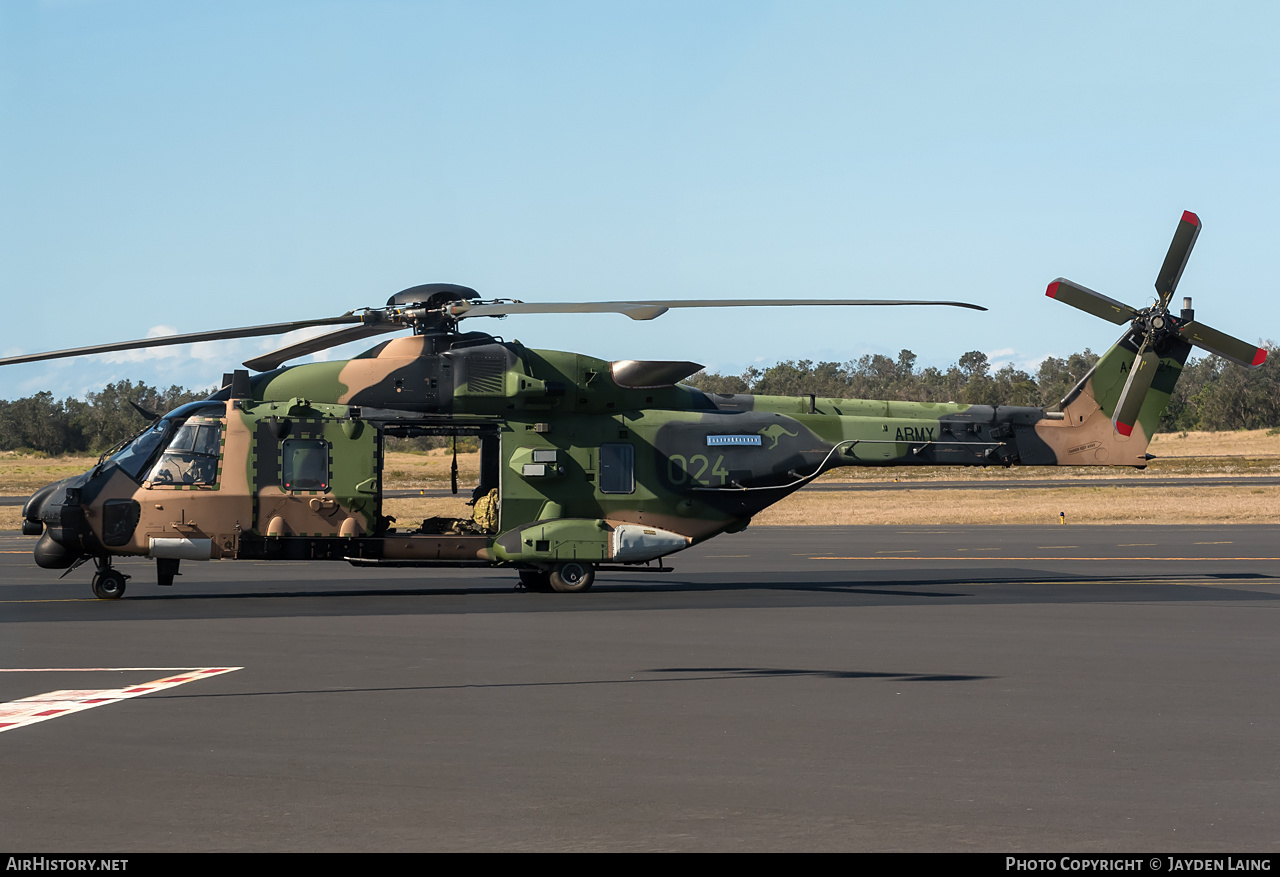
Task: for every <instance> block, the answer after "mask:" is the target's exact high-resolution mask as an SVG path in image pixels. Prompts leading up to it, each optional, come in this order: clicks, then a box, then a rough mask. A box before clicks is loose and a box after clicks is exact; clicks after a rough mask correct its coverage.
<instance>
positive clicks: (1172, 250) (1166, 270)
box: [1156, 210, 1200, 307]
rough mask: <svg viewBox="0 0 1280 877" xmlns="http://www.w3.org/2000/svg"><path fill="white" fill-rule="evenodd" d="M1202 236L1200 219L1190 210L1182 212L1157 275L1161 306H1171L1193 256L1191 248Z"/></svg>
mask: <svg viewBox="0 0 1280 877" xmlns="http://www.w3.org/2000/svg"><path fill="white" fill-rule="evenodd" d="M1199 235H1200V217H1198V216H1196V215H1195V214H1194V213H1192V212H1191V211H1190V210H1184V211H1183V212H1182V219H1181V221H1179V222H1178V229H1177V231H1175V232H1174V233H1173V241H1172V243H1170V244H1169V252H1168V253H1166V254H1165V257H1164V264H1163V265H1161V266H1160V273H1159V274H1158V275H1156V293H1157V294H1158V295H1159V296H1160V304H1162V305H1164V306H1165V307H1168V306H1169V300H1170V299H1171V298H1173V291H1174V290H1175V289H1177V288H1178V281H1179V280H1180V279H1181V278H1182V269H1183V268H1186V267H1187V259H1188V258H1189V257H1190V256H1191V248H1192V247H1194V246H1195V245H1196V238H1197V237H1198V236H1199Z"/></svg>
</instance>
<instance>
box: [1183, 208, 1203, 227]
mask: <svg viewBox="0 0 1280 877" xmlns="http://www.w3.org/2000/svg"><path fill="white" fill-rule="evenodd" d="M1182 221H1183V222H1189V223H1191V224H1192V225H1194V226H1196V227H1197V228H1199V226H1200V217H1198V216H1196V215H1195V214H1194V213H1192V212H1191V211H1190V210H1184V211H1182Z"/></svg>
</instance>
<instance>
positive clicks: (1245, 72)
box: [0, 0, 1280, 398]
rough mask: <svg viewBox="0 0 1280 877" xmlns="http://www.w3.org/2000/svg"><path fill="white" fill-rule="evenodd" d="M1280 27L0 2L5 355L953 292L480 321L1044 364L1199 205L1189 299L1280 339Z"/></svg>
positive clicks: (794, 11) (132, 366) (167, 357)
mask: <svg viewBox="0 0 1280 877" xmlns="http://www.w3.org/2000/svg"><path fill="white" fill-rule="evenodd" d="M1278 25H1280V6H1278V5H1276V4H1270V3H1219V4H1213V5H1212V6H1211V5H1209V4H1203V3H1195V4H1193V3H1178V2H1160V3H1073V4H1055V5H1052V6H1050V5H1049V4H1027V3H974V4H954V3H926V2H917V3H902V4H886V3H855V2H843V3H820V2H797V0H792V2H777V3H775V2H742V0H738V2H723V3H719V2H701V3H699V2H679V3H664V2H657V0H645V2H635V3H626V2H594V3H587V2H582V3H578V2H543V3H534V2H521V3H515V2H513V3H501V2H456V3H431V2H339V0H330V2H322V0H314V2H271V0H263V2H236V0H221V2H205V3H202V2H183V3H172V2H161V0H46V2H24V0H10V2H6V3H4V4H0V113H2V118H3V125H0V156H2V158H0V272H2V273H0V282H2V284H3V285H2V286H0V296H2V297H3V303H4V306H5V316H6V319H4V320H3V321H0V351H3V353H4V354H7V355H12V354H16V353H20V352H33V351H38V350H47V349H58V348H64V347H72V346H80V345H85V344H92V343H99V342H106V341H117V340H124V339H128V338H135V337H143V336H146V335H148V334H154V333H165V332H192V331H198V330H201V329H212V328H222V327H228V326H238V325H252V324H257V323H270V322H279V321H284V320H290V319H300V318H304V317H312V316H327V315H333V314H338V313H342V312H344V311H347V310H349V309H351V308H356V307H362V306H373V305H380V304H382V303H383V302H384V301H385V300H386V299H387V297H388V296H389V295H391V294H392V293H394V292H396V291H398V290H400V289H403V288H405V287H409V286H414V285H417V284H420V283H426V282H433V281H446V282H453V283H462V284H466V285H469V286H473V287H475V288H476V289H478V290H480V291H481V293H483V294H484V295H485V296H487V297H499V296H501V297H514V298H519V299H523V300H526V301H547V300H590V299H606V300H608V299H635V298H712V297H747V298H769V297H782V298H786V297H796V298H799V297H805V298H808V297H836V298H843V297H855V298H949V299H962V300H968V301H973V302H977V303H979V304H983V305H985V306H987V307H989V308H990V309H991V311H990V312H989V313H986V314H980V313H976V312H970V311H960V310H953V309H936V310H929V311H922V310H918V309H900V310H897V311H889V310H883V309H863V310H856V311H855V310H848V311H840V312H832V311H828V310H820V311H800V310H798V309H797V310H795V311H790V312H779V311H770V310H767V309H760V310H757V309H751V310H743V311H739V312H733V313H726V312H721V311H716V312H703V313H698V312H672V313H669V314H667V315H666V316H664V317H662V318H660V319H659V320H656V321H653V322H649V323H633V322H631V321H629V320H627V319H626V318H624V317H620V316H597V317H573V318H569V317H547V316H529V317H511V318H508V319H506V320H504V321H490V320H476V321H473V322H472V323H470V324H468V327H469V328H483V329H486V330H487V331H491V332H493V333H495V334H499V335H501V336H503V337H506V338H518V339H520V340H521V341H523V342H524V343H526V344H529V345H530V346H534V347H543V348H552V349H567V350H576V351H579V352H583V353H588V354H592V355H595V356H600V357H602V358H606V359H641V358H652V359H694V360H697V361H700V362H703V363H706V364H707V365H708V366H709V367H711V368H712V369H714V370H718V371H722V372H726V373H737V372H740V371H742V370H743V369H744V368H745V367H747V366H748V365H752V364H768V363H772V362H774V361H777V360H781V359H796V358H810V359H815V360H821V359H832V360H839V361H843V360H847V359H852V358H856V357H858V356H861V355H863V354H866V353H875V352H879V353H886V354H888V355H891V356H896V354H897V352H898V351H899V350H900V349H902V348H909V349H911V350H913V351H914V352H915V353H916V354H917V355H918V356H919V357H920V360H919V362H920V364H921V365H938V366H946V365H949V364H950V363H952V362H954V361H956V360H957V359H958V358H959V356H960V355H961V354H963V353H964V352H966V351H969V350H982V351H984V352H987V353H988V354H989V355H991V357H992V359H993V361H995V362H997V363H999V362H1008V361H1013V362H1015V363H1017V364H1019V365H1020V366H1022V367H1027V368H1030V367H1031V366H1033V365H1034V363H1036V362H1038V361H1039V360H1040V359H1042V358H1043V357H1044V356H1046V355H1055V356H1063V355H1066V354H1068V353H1070V352H1073V351H1076V350H1080V349H1082V348H1084V347H1085V346H1091V347H1093V348H1094V349H1098V348H1101V347H1105V346H1106V345H1108V344H1109V343H1111V342H1112V341H1114V340H1115V337H1116V336H1117V335H1118V332H1117V331H1116V329H1115V327H1112V326H1110V325H1109V324H1106V323H1103V322H1102V321H1099V320H1097V319H1095V318H1092V317H1089V316H1087V315H1085V314H1083V313H1080V312H1077V311H1074V310H1072V309H1070V308H1067V307H1065V306H1063V305H1061V304H1058V303H1055V302H1053V301H1051V300H1049V299H1047V298H1045V297H1044V288H1045V286H1046V284H1047V283H1048V282H1049V281H1050V280H1052V279H1053V278H1055V277H1057V276H1059V275H1063V276H1066V277H1069V278H1071V279H1072V280H1075V281H1076V282H1078V283H1082V284H1084V285H1086V286H1090V287H1092V288H1094V289H1097V290H1099V291H1101V292H1104V293H1106V294H1108V295H1111V296H1112V297H1114V298H1118V299H1121V300H1122V301H1126V302H1128V303H1130V304H1132V305H1135V306H1141V305H1143V304H1145V303H1147V302H1148V301H1149V300H1150V299H1151V297H1152V295H1153V288H1152V282H1153V281H1154V279H1155V275H1156V272H1157V270H1158V269H1159V267H1160V263H1161V261H1162V259H1163V257H1164V253H1165V250H1166V249H1167V247H1168V244H1169V239H1170V237H1171V236H1172V234H1173V230H1174V227H1175V225H1176V223H1177V220H1178V217H1179V216H1180V215H1181V212H1182V211H1183V210H1184V209H1189V210H1193V211H1195V212H1196V213H1198V214H1199V215H1200V217H1201V219H1202V221H1203V223H1204V230H1203V233H1202V234H1201V236H1200V239H1199V241H1198V243H1197V245H1196V251H1195V253H1194V254H1193V255H1192V257H1191V260H1190V263H1189V265H1188V267H1187V270H1186V273H1185V274H1184V276H1183V279H1182V285H1181V286H1180V288H1179V295H1180V296H1181V295H1183V294H1187V295H1192V296H1194V297H1195V306H1196V309H1197V314H1198V316H1199V318H1200V319H1202V320H1204V321H1206V322H1208V323H1210V324H1211V325H1213V326H1215V327H1217V328H1219V329H1222V330H1223V331H1227V332H1230V333H1232V334H1236V335H1239V336H1240V337H1243V338H1245V339H1247V340H1250V341H1253V342H1255V343H1256V342H1259V341H1261V340H1264V339H1280V295H1277V293H1276V292H1275V291H1274V290H1273V289H1272V274H1273V270H1272V265H1273V254H1274V251H1275V242H1276V241H1277V239H1280V220H1278V219H1277V210H1276V204H1277V200H1278V198H1277V195H1278V194H1280V193H1278V192H1277V188H1278V185H1277V183H1278V174H1277V168H1278V162H1277V149H1276V143H1277V140H1278V139H1280V138H1278V137H1277V133H1278V132H1277V127H1278V124H1280V122H1278V120H1280V112H1277V110H1280V107H1278V106H1277V95H1280V53H1277V52H1276V51H1275V46H1274V43H1275V35H1276V34H1277V33H1278V32H1280V27H1278ZM477 324H478V325H477ZM276 344H277V341H275V340H272V339H266V340H262V341H239V342H218V343H210V344H202V345H196V346H194V347H191V348H184V349H178V348H164V349H161V350H160V351H153V352H151V353H147V354H134V355H131V356H125V355H119V354H117V355H114V356H110V357H93V358H81V359H74V360H64V361H61V362H57V363H50V364H32V365H25V366H9V367H4V368H3V369H0V398H17V397H19V396H25V395H29V394H30V393H33V392H37V391H40V390H46V389H47V390H51V391H53V392H54V393H55V395H57V396H60V397H61V396H67V395H80V394H82V393H84V392H86V391H88V390H92V389H95V388H97V387H100V386H102V385H103V384H105V383H106V382H108V381H112V380H117V379H121V378H132V379H135V380H139V379H140V380H145V381H147V382H148V383H152V384H162V385H168V384H170V383H178V384H182V385H186V386H193V387H195V386H207V385H211V384H213V383H215V382H216V381H217V379H218V378H219V377H220V375H221V374H222V373H223V372H224V371H229V370H230V369H231V368H233V367H235V366H236V364H238V363H239V362H240V361H241V360H242V359H245V358H248V357H249V356H252V355H253V354H255V353H257V352H258V351H260V350H263V349H269V348H271V347H273V346H276ZM360 346H367V345H357V348H356V349H359V347H360ZM353 352H355V351H354V350H351V349H349V348H344V349H340V350H338V351H335V352H334V353H332V354H331V356H332V357H334V358H338V357H341V356H343V355H344V353H345V354H346V355H350V354H351V353H353Z"/></svg>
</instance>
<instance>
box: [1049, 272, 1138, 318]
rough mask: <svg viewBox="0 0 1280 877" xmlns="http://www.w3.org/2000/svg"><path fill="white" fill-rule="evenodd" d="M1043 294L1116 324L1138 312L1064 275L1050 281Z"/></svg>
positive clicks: (1135, 315) (1133, 316)
mask: <svg viewBox="0 0 1280 877" xmlns="http://www.w3.org/2000/svg"><path fill="white" fill-rule="evenodd" d="M1044 294H1045V295H1047V296H1049V298H1052V299H1055V300H1056V301H1060V302H1062V303H1063V304H1069V305H1071V306H1072V307H1073V308H1079V309H1080V310H1082V311H1084V312H1085V313H1086V314H1093V315H1094V316H1095V317H1102V319H1104V320H1107V321H1108V322H1112V323H1115V324H1116V325H1117V326H1122V325H1124V324H1125V323H1130V322H1133V320H1134V319H1135V318H1137V316H1138V312H1137V311H1136V310H1134V309H1133V308H1131V307H1129V306H1128V305H1127V304H1125V303H1124V302H1120V301H1116V300H1115V299H1114V298H1109V297H1107V296H1105V295H1103V294H1102V293H1100V292H1094V291H1093V290H1092V289H1089V288H1088V287H1085V286H1081V285H1079V284H1078V283H1072V282H1071V281H1070V280H1067V279H1066V278H1065V277H1059V278H1058V279H1057V280H1055V281H1053V283H1050V284H1049V288H1048V289H1046V290H1045V292H1044Z"/></svg>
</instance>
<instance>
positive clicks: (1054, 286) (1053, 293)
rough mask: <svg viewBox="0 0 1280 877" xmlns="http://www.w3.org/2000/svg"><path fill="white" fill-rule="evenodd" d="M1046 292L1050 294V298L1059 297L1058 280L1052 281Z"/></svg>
mask: <svg viewBox="0 0 1280 877" xmlns="http://www.w3.org/2000/svg"><path fill="white" fill-rule="evenodd" d="M1044 294H1045V295H1047V296H1049V298H1057V297H1058V281H1056V280H1055V281H1053V283H1050V284H1049V288H1048V289H1046V290H1045V291H1044Z"/></svg>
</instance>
